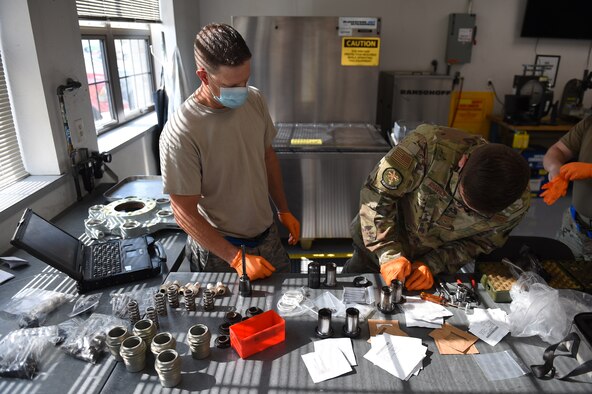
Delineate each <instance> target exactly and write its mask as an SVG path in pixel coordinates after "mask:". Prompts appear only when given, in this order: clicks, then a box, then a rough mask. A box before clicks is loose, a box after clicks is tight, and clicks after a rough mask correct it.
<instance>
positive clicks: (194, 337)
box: [187, 324, 212, 360]
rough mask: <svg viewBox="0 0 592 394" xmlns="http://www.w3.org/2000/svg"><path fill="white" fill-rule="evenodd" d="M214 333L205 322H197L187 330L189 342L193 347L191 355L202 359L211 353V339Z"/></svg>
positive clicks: (190, 347) (191, 347) (190, 346)
mask: <svg viewBox="0 0 592 394" xmlns="http://www.w3.org/2000/svg"><path fill="white" fill-rule="evenodd" d="M211 338H212V334H211V333H210V330H209V329H208V327H207V326H206V325H204V324H196V325H194V326H191V327H190V328H189V331H188V332H187V343H188V344H189V349H191V356H192V357H193V358H195V359H197V360H201V359H203V358H206V357H208V356H209V355H210V339H211Z"/></svg>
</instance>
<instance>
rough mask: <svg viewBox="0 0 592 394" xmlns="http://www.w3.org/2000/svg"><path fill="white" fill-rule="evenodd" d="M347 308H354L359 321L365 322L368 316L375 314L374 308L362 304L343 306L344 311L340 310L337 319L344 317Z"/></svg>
mask: <svg viewBox="0 0 592 394" xmlns="http://www.w3.org/2000/svg"><path fill="white" fill-rule="evenodd" d="M347 308H356V309H357V310H358V312H360V314H359V315H358V319H360V320H361V321H365V320H366V319H368V318H369V317H370V316H372V315H373V314H374V312H376V307H375V306H374V305H364V304H345V309H343V310H341V311H340V312H339V314H337V315H336V316H337V317H344V318H345V317H346V315H347V313H346V311H347Z"/></svg>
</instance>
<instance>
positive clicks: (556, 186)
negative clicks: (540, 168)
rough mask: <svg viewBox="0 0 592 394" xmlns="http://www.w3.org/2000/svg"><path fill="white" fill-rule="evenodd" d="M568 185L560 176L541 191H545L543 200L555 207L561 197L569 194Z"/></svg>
mask: <svg viewBox="0 0 592 394" xmlns="http://www.w3.org/2000/svg"><path fill="white" fill-rule="evenodd" d="M561 168H563V167H561ZM568 184H569V182H568V181H567V180H566V179H565V178H564V177H563V175H561V174H559V175H557V176H556V177H555V178H553V180H552V181H550V182H547V183H545V184H544V185H543V187H542V188H541V189H543V190H544V192H542V193H541V197H543V200H544V201H545V203H546V204H547V205H553V204H555V201H557V200H558V199H559V198H560V197H564V196H565V195H566V194H567V185H568Z"/></svg>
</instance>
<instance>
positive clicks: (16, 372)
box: [0, 326, 63, 379]
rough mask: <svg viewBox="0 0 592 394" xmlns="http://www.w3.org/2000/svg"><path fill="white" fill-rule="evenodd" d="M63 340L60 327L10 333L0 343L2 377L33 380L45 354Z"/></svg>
mask: <svg viewBox="0 0 592 394" xmlns="http://www.w3.org/2000/svg"><path fill="white" fill-rule="evenodd" d="M62 339H63V337H62V336H61V335H60V333H59V329H58V326H47V327H37V328H26V329H20V330H15V331H12V332H10V333H9V334H8V335H6V336H5V337H4V338H2V340H1V341H0V376H1V377H5V378H20V379H33V377H34V376H35V372H37V370H38V369H39V360H40V358H41V356H42V354H43V352H44V351H45V350H46V349H47V348H49V347H50V346H51V345H55V344H57V343H58V342H59V341H61V340H62Z"/></svg>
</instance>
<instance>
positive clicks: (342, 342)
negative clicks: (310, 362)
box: [314, 338, 358, 366]
mask: <svg viewBox="0 0 592 394" xmlns="http://www.w3.org/2000/svg"><path fill="white" fill-rule="evenodd" d="M314 349H315V352H317V353H322V352H326V351H327V350H328V349H339V350H340V351H341V353H343V355H344V356H345V358H347V361H348V362H349V363H350V365H353V366H355V365H358V363H357V362H356V355H355V354H354V348H353V346H352V342H351V339H349V338H328V339H323V340H321V341H315V342H314Z"/></svg>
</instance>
